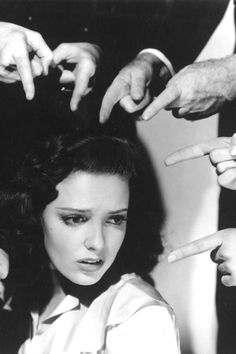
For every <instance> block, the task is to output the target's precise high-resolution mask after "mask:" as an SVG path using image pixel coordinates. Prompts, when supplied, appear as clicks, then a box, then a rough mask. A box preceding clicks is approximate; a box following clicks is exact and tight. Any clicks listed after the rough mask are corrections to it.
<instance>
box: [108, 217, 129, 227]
mask: <svg viewBox="0 0 236 354" xmlns="http://www.w3.org/2000/svg"><path fill="white" fill-rule="evenodd" d="M126 221H127V216H126V215H114V216H111V217H110V218H109V219H108V223H110V224H114V225H121V224H123V223H125V222H126Z"/></svg>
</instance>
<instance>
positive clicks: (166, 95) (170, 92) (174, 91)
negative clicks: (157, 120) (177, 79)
mask: <svg viewBox="0 0 236 354" xmlns="http://www.w3.org/2000/svg"><path fill="white" fill-rule="evenodd" d="M179 96H180V92H179V90H178V88H177V87H176V86H175V85H171V86H168V87H167V88H166V89H165V90H164V91H162V93H161V94H160V95H159V96H157V97H156V98H155V100H154V101H153V102H152V103H151V104H150V105H149V106H148V107H147V109H145V111H144V112H143V115H142V118H143V120H149V119H151V118H152V117H153V116H154V115H156V114H157V113H158V112H159V111H160V110H161V109H164V108H166V107H167V106H168V105H169V104H170V103H172V102H174V101H175V100H176V99H177V98H178V97H179Z"/></svg>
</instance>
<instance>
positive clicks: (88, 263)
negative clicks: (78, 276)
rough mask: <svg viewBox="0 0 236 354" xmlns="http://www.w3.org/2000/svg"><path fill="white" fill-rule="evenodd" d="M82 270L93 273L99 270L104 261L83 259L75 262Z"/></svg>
mask: <svg viewBox="0 0 236 354" xmlns="http://www.w3.org/2000/svg"><path fill="white" fill-rule="evenodd" d="M77 263H79V265H80V267H82V269H84V270H88V271H94V270H97V269H99V268H100V267H101V266H102V265H103V263H104V261H103V260H102V259H101V258H83V259H80V260H79V261H77Z"/></svg>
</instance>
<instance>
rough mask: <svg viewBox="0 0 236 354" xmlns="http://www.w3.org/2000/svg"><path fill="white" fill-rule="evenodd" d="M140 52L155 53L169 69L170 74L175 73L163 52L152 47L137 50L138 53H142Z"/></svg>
mask: <svg viewBox="0 0 236 354" xmlns="http://www.w3.org/2000/svg"><path fill="white" fill-rule="evenodd" d="M142 53H150V54H153V55H155V56H156V57H158V58H159V59H160V60H161V61H162V62H163V63H164V64H165V66H166V67H167V69H168V70H169V72H170V73H171V75H172V76H174V75H175V71H174V68H173V65H172V64H171V62H170V61H169V59H168V58H167V57H166V56H165V54H163V53H162V52H161V51H160V50H158V49H153V48H147V49H143V50H141V52H139V54H142Z"/></svg>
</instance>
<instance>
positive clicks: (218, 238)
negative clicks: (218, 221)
mask: <svg viewBox="0 0 236 354" xmlns="http://www.w3.org/2000/svg"><path fill="white" fill-rule="evenodd" d="M223 231H224V230H223ZM222 241H223V232H222V231H218V232H216V233H214V234H212V235H209V236H205V237H202V238H200V239H198V240H195V241H193V242H190V243H187V244H186V245H184V246H182V247H180V248H177V249H176V250H174V251H172V252H170V253H169V255H168V262H169V263H171V262H175V261H177V260H181V259H184V258H187V257H190V256H194V255H197V254H201V253H204V252H207V251H210V250H213V249H215V248H217V247H219V246H220V245H221V244H222Z"/></svg>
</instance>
